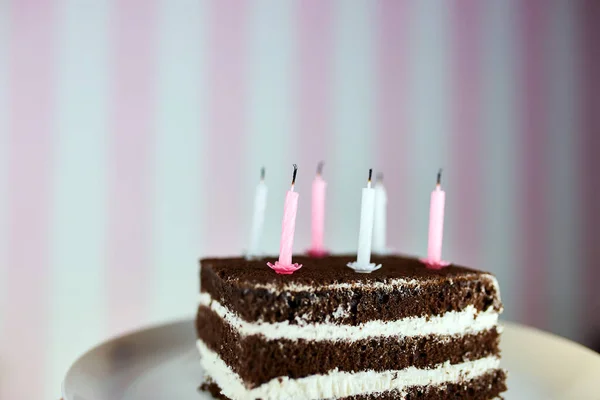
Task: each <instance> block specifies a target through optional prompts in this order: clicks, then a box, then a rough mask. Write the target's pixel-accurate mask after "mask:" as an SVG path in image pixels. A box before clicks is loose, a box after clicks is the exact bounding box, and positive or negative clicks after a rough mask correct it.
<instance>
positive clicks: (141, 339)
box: [63, 321, 600, 400]
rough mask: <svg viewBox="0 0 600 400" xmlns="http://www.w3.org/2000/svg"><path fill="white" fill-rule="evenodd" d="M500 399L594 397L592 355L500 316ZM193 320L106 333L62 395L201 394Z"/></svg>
mask: <svg viewBox="0 0 600 400" xmlns="http://www.w3.org/2000/svg"><path fill="white" fill-rule="evenodd" d="M504 326H505V329H504V333H503V335H502V360H503V367H504V368H506V369H508V371H509V377H508V387H509V390H508V392H507V393H506V394H505V395H504V397H505V399H506V400H513V399H527V400H535V399H600V355H598V354H597V353H595V352H593V351H591V350H589V349H587V348H585V347H582V346H580V345H578V344H576V343H573V342H570V341H568V340H566V339H563V338H560V337H558V336H554V335H551V334H549V333H545V332H541V331H538V330H535V329H531V328H526V327H523V326H520V325H516V324H511V323H504ZM198 359H199V355H198V354H197V351H196V347H195V330H194V325H193V322H191V321H183V322H176V323H172V324H169V325H162V326H158V327H154V328H149V329H145V330H142V331H139V332H135V333H131V334H129V335H125V336H122V337H119V338H116V339H113V340H110V341H108V342H106V343H104V344H102V345H100V346H98V347H96V348H94V349H92V350H90V351H89V352H88V353H86V354H84V355H83V356H82V357H81V358H79V360H77V361H76V362H75V364H74V365H73V366H72V367H71V369H70V370H69V372H68V373H67V376H66V378H65V381H64V382H63V396H64V400H162V399H167V400H207V399H210V398H211V397H210V396H207V395H206V394H204V393H199V392H198V391H197V388H198V386H199V385H200V383H201V382H202V370H201V368H200V364H199V361H198Z"/></svg>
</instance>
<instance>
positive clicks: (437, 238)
mask: <svg viewBox="0 0 600 400" xmlns="http://www.w3.org/2000/svg"><path fill="white" fill-rule="evenodd" d="M441 184H442V170H441V169H440V170H439V172H438V174H437V183H436V185H435V189H433V192H431V202H430V205H429V242H428V245H427V258H426V259H425V260H423V262H425V263H426V264H427V266H428V267H430V268H434V269H438V268H441V267H444V266H446V265H448V264H449V263H448V262H446V261H443V260H442V241H443V236H444V207H445V204H446V192H444V191H443V190H442V185H441Z"/></svg>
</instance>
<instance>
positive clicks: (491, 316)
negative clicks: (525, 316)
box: [199, 292, 498, 341]
mask: <svg viewBox="0 0 600 400" xmlns="http://www.w3.org/2000/svg"><path fill="white" fill-rule="evenodd" d="M199 303H200V305H201V306H205V307H209V308H210V309H211V310H212V311H214V312H215V313H216V314H217V315H218V316H219V317H221V318H222V319H224V320H225V321H227V322H228V323H229V324H230V325H231V326H232V327H234V328H235V329H236V330H237V331H238V332H239V333H240V335H242V336H250V335H262V336H264V337H265V338H267V339H270V340H277V339H289V340H298V339H304V340H328V341H335V340H348V341H357V340H362V339H367V338H370V337H397V338H403V337H414V336H426V335H465V334H470V333H478V332H483V331H487V330H489V329H492V328H494V327H495V326H497V324H498V312H497V311H495V310H494V309H493V308H492V307H490V308H488V309H487V310H486V311H482V312H478V311H477V309H476V308H475V307H474V306H472V305H469V306H467V307H466V308H465V309H464V310H462V311H448V312H446V313H444V314H443V315H441V316H424V317H409V318H402V319H399V320H396V321H387V322H384V321H369V322H365V323H363V324H360V325H357V326H352V325H342V324H335V323H320V324H314V323H310V324H308V323H302V321H299V324H298V325H292V324H290V323H289V322H287V321H285V322H275V323H266V322H247V321H244V320H243V319H241V318H240V317H238V316H237V315H236V314H235V313H234V312H232V311H231V310H229V309H228V308H227V307H225V306H223V305H222V304H221V303H219V302H218V301H217V300H214V299H213V298H212V297H211V296H210V294H208V293H205V292H203V293H201V294H200V300H199Z"/></svg>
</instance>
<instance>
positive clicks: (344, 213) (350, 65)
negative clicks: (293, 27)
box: [301, 0, 377, 252]
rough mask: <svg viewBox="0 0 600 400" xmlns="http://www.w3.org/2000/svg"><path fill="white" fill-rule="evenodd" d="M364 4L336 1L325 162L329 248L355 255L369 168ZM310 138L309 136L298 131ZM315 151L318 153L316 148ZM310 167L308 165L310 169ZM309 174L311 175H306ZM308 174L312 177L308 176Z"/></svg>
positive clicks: (370, 6)
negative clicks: (330, 132) (330, 124)
mask: <svg viewBox="0 0 600 400" xmlns="http://www.w3.org/2000/svg"><path fill="white" fill-rule="evenodd" d="M376 11H377V4H376V3H375V2H369V1H351V2H348V1H344V0H337V1H336V2H335V8H334V15H335V18H334V21H335V26H334V44H333V49H335V53H334V55H333V56H334V60H333V67H334V75H333V79H334V82H333V83H334V85H333V95H334V96H333V102H334V104H333V113H334V115H333V129H334V135H333V143H330V144H329V145H328V146H327V148H328V149H332V150H333V152H334V153H333V154H332V155H331V156H330V157H329V158H328V159H326V160H325V161H326V162H327V171H328V176H330V177H331V179H329V180H328V187H327V196H328V198H329V199H328V204H330V205H331V207H328V209H327V210H328V211H327V212H328V217H327V220H328V222H329V221H330V225H331V226H330V227H328V230H329V231H330V232H333V233H335V234H333V235H330V236H329V237H330V243H331V244H330V245H329V244H328V246H330V250H333V251H335V252H356V248H357V242H358V229H359V218H360V201H361V189H362V188H364V187H365V186H366V184H367V177H368V170H369V168H377V165H373V162H374V161H375V159H374V157H373V149H374V144H373V143H372V138H373V133H374V130H375V120H374V118H375V116H374V110H375V102H376V95H375V87H376V81H375V76H376V75H375V74H376V69H375V68H376V66H375V63H374V61H373V60H375V58H376V57H375V54H374V53H375V48H376V46H375V34H376V27H375V23H374V20H375V13H376ZM301 134H310V132H301ZM316 151H318V149H317V150H316ZM313 168H314V167H313ZM311 172H312V171H311ZM311 175H312V174H311Z"/></svg>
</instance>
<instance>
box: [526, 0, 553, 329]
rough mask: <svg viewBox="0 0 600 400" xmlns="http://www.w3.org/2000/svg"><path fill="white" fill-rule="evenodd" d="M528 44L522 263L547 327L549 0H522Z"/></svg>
mask: <svg viewBox="0 0 600 400" xmlns="http://www.w3.org/2000/svg"><path fill="white" fill-rule="evenodd" d="M519 7H520V10H519V15H520V16H521V19H520V21H519V25H520V29H521V35H522V36H521V38H520V42H521V43H522V45H521V48H522V53H521V59H522V72H521V81H520V82H519V85H520V86H521V88H522V90H523V93H524V98H523V100H522V101H523V103H522V107H521V123H522V125H521V130H522V132H521V137H522V138H523V142H522V143H523V146H522V149H521V156H522V159H521V169H520V171H519V172H520V175H521V183H522V188H521V193H522V198H521V201H520V202H519V204H520V207H521V210H520V216H521V220H522V221H523V226H522V229H521V232H522V235H523V236H522V238H521V240H520V241H519V243H520V246H521V247H520V255H521V260H522V261H521V267H522V268H523V271H524V283H523V286H522V289H523V290H524V291H525V293H524V296H523V298H524V299H525V307H524V311H525V318H526V321H527V322H528V323H530V324H533V325H535V326H538V327H542V328H543V327H546V326H547V322H548V321H547V317H548V316H547V313H546V310H547V307H546V304H545V303H546V301H545V300H546V299H547V295H548V294H549V291H548V288H547V279H546V271H545V268H546V265H547V264H548V259H547V257H546V254H547V248H546V247H545V245H546V243H547V240H545V239H546V237H545V232H546V229H547V224H546V221H547V218H548V217H549V216H548V215H547V210H548V204H547V202H546V194H547V193H548V192H549V190H548V189H549V188H548V180H547V173H546V168H545V153H546V151H547V149H546V147H547V145H546V143H547V141H546V139H545V132H544V130H545V120H546V118H545V117H546V115H545V110H544V56H545V54H544V37H545V32H546V30H547V29H548V23H549V15H548V11H547V10H548V8H547V7H546V6H545V3H544V1H541V0H535V1H526V2H521V3H519Z"/></svg>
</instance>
